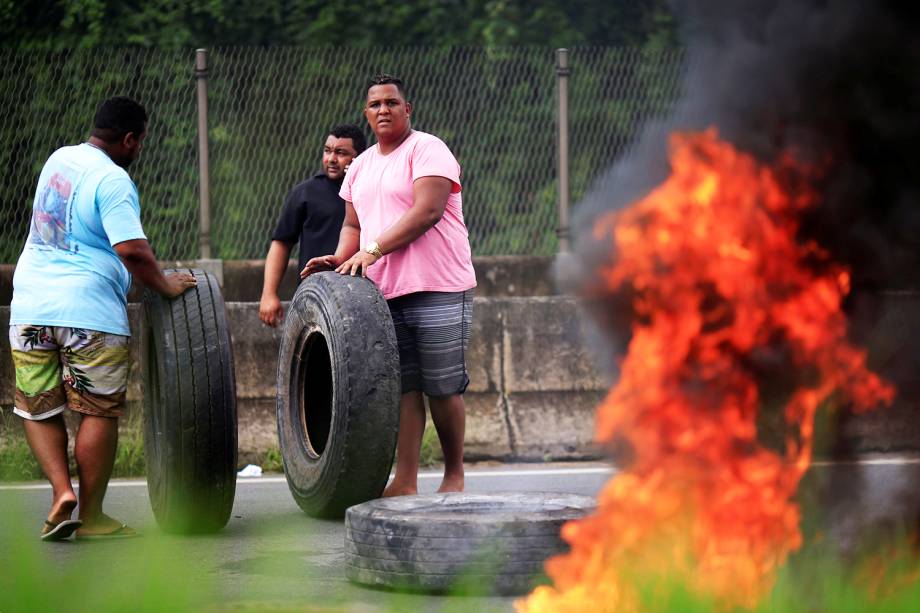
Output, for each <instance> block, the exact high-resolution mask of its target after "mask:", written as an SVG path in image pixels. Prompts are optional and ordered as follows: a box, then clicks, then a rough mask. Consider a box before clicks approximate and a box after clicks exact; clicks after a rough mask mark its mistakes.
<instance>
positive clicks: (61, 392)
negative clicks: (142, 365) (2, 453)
mask: <svg viewBox="0 0 920 613" xmlns="http://www.w3.org/2000/svg"><path fill="white" fill-rule="evenodd" d="M10 348H11V349H12V351H13V366H14V368H15V369H16V406H15V408H14V409H13V412H14V413H16V414H17V415H19V416H20V417H24V418H25V419H31V420H40V419H47V418H49V417H53V416H54V415H57V414H59V413H61V412H63V411H64V409H65V408H66V407H69V408H70V409H71V410H73V411H77V412H78V413H84V414H86V415H97V416H100V417H120V416H121V415H122V414H123V408H124V404H125V391H126V389H127V383H128V368H129V366H130V356H129V353H128V337H127V336H122V335H120V334H110V333H108V332H99V331H98V330H87V329H85V328H67V327H60V326H30V325H12V326H10Z"/></svg>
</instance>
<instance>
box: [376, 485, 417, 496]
mask: <svg viewBox="0 0 920 613" xmlns="http://www.w3.org/2000/svg"><path fill="white" fill-rule="evenodd" d="M415 494H418V486H416V485H408V484H404V483H397V482H396V481H394V482H393V483H391V484H390V485H388V486H387V488H386V489H385V490H383V496H382V498H392V497H393V496H414V495H415Z"/></svg>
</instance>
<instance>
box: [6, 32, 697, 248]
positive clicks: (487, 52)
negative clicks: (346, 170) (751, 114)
mask: <svg viewBox="0 0 920 613" xmlns="http://www.w3.org/2000/svg"><path fill="white" fill-rule="evenodd" d="M682 62H683V54H682V53H681V52H680V51H677V50H665V51H660V50H659V51H644V50H640V49H619V48H617V49H611V48H578V49H573V50H572V52H571V58H570V61H569V65H570V67H571V76H570V77H569V83H570V90H569V91H570V94H569V99H570V116H569V126H570V134H571V136H570V160H571V161H570V168H571V180H570V181H571V182H570V184H571V191H572V194H571V195H572V201H573V202H576V203H577V202H578V199H579V197H580V196H581V195H582V194H583V193H584V192H585V190H586V189H587V188H588V186H589V185H590V184H591V181H592V179H593V178H594V177H596V176H597V175H598V174H599V173H600V172H602V171H603V170H604V169H605V168H606V167H607V166H608V165H609V164H610V162H611V161H612V160H613V159H614V158H615V157H617V155H619V154H621V153H622V152H623V151H624V150H625V148H627V147H628V146H629V144H630V143H631V142H632V140H633V139H634V138H635V136H636V135H637V133H638V131H639V129H640V128H641V126H642V125H643V123H644V122H645V121H647V120H648V119H650V118H652V117H655V116H658V115H661V114H662V113H666V112H667V111H668V109H669V108H670V105H671V104H672V103H673V102H674V101H675V100H676V98H677V95H678V88H679V85H680V79H679V76H680V70H681V66H682ZM378 72H390V73H394V74H398V75H400V76H402V77H403V78H404V79H405V80H406V82H407V86H408V93H409V97H410V99H411V100H412V102H413V104H414V113H413V127H415V128H417V129H420V130H424V131H427V132H431V133H433V134H436V135H438V136H439V137H440V138H442V139H443V140H444V141H445V142H447V144H448V145H449V146H450V147H451V149H452V151H453V152H454V154H455V155H456V156H457V159H458V160H459V161H460V164H461V166H462V168H463V182H464V191H463V205H464V216H465V218H466V222H467V226H468V227H469V231H470V241H471V243H472V246H473V253H474V254H476V255H513V254H542V255H549V254H552V253H554V252H555V251H556V247H557V244H556V241H557V238H556V227H557V223H558V222H557V219H558V217H557V176H556V175H557V169H556V155H557V151H556V146H557V140H556V126H557V117H556V115H557V108H556V73H555V54H554V51H553V50H552V49H548V48H475V49H474V48H382V49H355V48H352V49H349V48H328V49H316V48H268V49H264V48H218V49H215V50H212V51H211V53H210V58H209V70H208V88H209V96H208V104H209V107H210V114H209V118H208V124H209V139H210V147H211V150H210V162H211V167H210V176H211V179H210V192H211V246H212V256H213V257H217V258H222V259H245V258H261V257H264V254H265V252H266V250H267V247H268V243H269V237H270V235H271V231H272V229H273V227H274V225H275V221H276V219H277V216H278V213H279V210H280V207H281V203H282V201H283V199H284V196H285V194H286V193H287V191H288V190H289V189H290V188H291V187H292V186H293V185H295V184H296V183H298V182H299V181H302V180H304V179H305V178H308V177H310V176H312V174H314V173H315V172H317V171H318V170H319V168H320V154H321V148H322V143H323V141H324V139H325V136H326V135H327V133H328V130H329V129H330V128H331V127H332V126H333V125H335V124H339V123H343V122H355V123H358V124H359V125H362V126H365V129H366V123H365V122H364V121H363V118H362V113H361V111H362V106H363V100H364V93H365V90H364V87H365V83H366V80H367V78H368V77H369V76H370V75H372V74H375V73H378ZM115 94H123V95H129V96H132V97H134V98H136V99H138V100H139V101H141V102H142V103H143V104H144V105H145V106H146V107H147V109H148V112H149V114H150V117H151V120H150V125H149V133H148V138H147V141H146V143H145V147H144V152H143V154H142V156H141V158H140V160H139V161H138V162H137V163H136V165H135V166H132V168H131V174H132V176H133V177H134V180H135V182H136V183H137V185H138V189H139V191H140V194H141V208H142V217H143V221H144V227H145V230H146V232H147V234H148V236H149V237H150V239H151V243H152V244H153V246H154V250H155V251H156V253H157V256H158V257H159V258H160V259H164V260H165V259H192V258H195V257H197V256H198V214H199V206H198V167H197V164H198V156H197V141H196V134H197V132H196V130H197V123H196V121H197V120H196V117H197V108H196V97H195V77H194V51H192V50H183V51H162V50H140V49H130V48H129V49H95V50H81V51H74V52H70V53H63V54H61V53H57V54H54V53H37V52H31V51H30V52H23V51H19V50H11V49H2V50H0V173H2V181H3V188H4V189H3V190H2V195H0V210H2V214H3V218H4V220H5V223H4V224H3V226H2V227H0V262H15V260H16V258H17V257H18V254H19V251H20V249H21V248H22V244H23V242H24V240H25V236H26V233H27V230H28V219H29V215H30V213H31V206H32V198H33V196H34V189H35V182H36V179H37V177H38V173H39V171H40V169H41V166H42V164H43V163H44V161H45V159H46V158H47V156H48V155H49V154H50V153H51V152H52V151H53V150H54V149H55V148H57V147H59V146H61V145H64V144H68V143H77V142H81V141H82V140H83V139H85V138H86V136H87V135H88V132H89V128H90V123H91V120H92V116H93V113H94V110H95V107H96V105H97V104H98V103H99V102H100V101H101V100H102V99H104V98H105V97H107V96H110V95H115ZM368 135H369V136H370V134H368Z"/></svg>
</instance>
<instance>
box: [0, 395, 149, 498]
mask: <svg viewBox="0 0 920 613" xmlns="http://www.w3.org/2000/svg"><path fill="white" fill-rule="evenodd" d="M70 460H71V465H70V474H71V475H73V476H76V474H77V467H76V465H75V464H74V463H73V458H72V457H71V458H70ZM146 468H147V464H146V461H145V459H144V432H143V426H142V423H141V416H140V414H139V413H138V412H133V413H130V414H129V417H127V418H126V419H125V420H124V423H123V424H122V425H121V428H120V429H119V435H118V449H117V451H116V452H115V467H114V469H113V471H112V476H113V477H140V476H143V475H144V474H145V473H146ZM36 479H44V474H43V473H42V470H41V468H40V467H39V466H38V462H36V461H35V456H33V455H32V450H31V449H30V448H29V444H28V443H27V442H26V438H25V433H24V432H23V429H22V420H21V419H20V418H18V417H16V416H15V415H13V410H12V407H0V481H33V480H36Z"/></svg>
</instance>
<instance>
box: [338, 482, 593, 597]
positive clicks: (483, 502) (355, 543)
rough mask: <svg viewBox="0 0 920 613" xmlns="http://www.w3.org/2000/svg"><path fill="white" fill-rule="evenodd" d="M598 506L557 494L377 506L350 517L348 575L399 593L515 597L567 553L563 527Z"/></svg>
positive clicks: (443, 497) (432, 498)
mask: <svg viewBox="0 0 920 613" xmlns="http://www.w3.org/2000/svg"><path fill="white" fill-rule="evenodd" d="M594 506H595V502H594V499H593V498H589V497H587V496H576V495H573V494H554V493H510V494H464V493H460V494H428V495H421V496H401V497H397V498H386V499H380V500H372V501H370V502H367V503H364V504H361V505H357V506H354V507H351V508H350V509H348V511H347V512H346V514H345V573H346V576H347V577H348V578H349V579H350V580H352V581H355V582H357V583H363V584H368V585H375V586H383V587H389V588H396V589H405V590H414V591H426V592H444V591H448V590H460V591H464V592H469V593H498V594H503V595H518V594H524V593H527V592H529V591H530V590H531V589H533V587H534V586H535V585H536V584H538V583H539V582H540V581H541V579H542V575H543V563H544V561H545V560H546V559H547V558H549V557H551V556H554V555H557V554H560V553H563V552H565V551H566V550H567V545H566V544H565V542H564V541H562V539H561V538H560V536H559V531H560V529H561V528H562V524H564V523H565V522H567V521H571V520H573V519H579V518H581V517H584V516H585V515H587V514H588V513H589V512H591V511H592V510H593V508H594Z"/></svg>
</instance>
